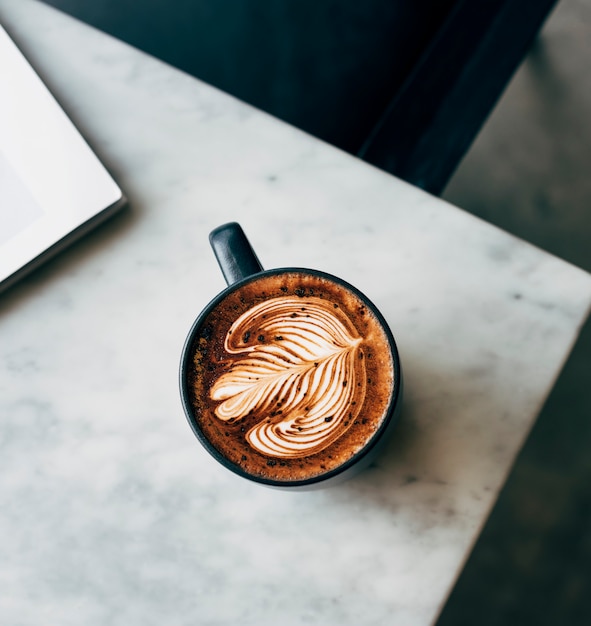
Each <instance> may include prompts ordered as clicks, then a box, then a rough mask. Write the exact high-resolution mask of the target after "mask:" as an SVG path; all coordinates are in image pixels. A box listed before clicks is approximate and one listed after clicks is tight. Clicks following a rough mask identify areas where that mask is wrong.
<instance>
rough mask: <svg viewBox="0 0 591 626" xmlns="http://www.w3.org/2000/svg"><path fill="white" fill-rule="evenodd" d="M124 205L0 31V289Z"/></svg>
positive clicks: (104, 172)
mask: <svg viewBox="0 0 591 626" xmlns="http://www.w3.org/2000/svg"><path fill="white" fill-rule="evenodd" d="M124 204H125V198H124V196H123V194H122V192H121V189H120V188H119V187H118V185H117V184H116V183H115V181H114V180H113V178H112V177H111V176H110V174H109V173H108V172H107V170H106V169H105V167H104V166H103V164H102V163H101V162H100V161H99V159H98V158H97V156H96V155H95V154H94V152H93V151H92V150H91V149H90V147H89V146H88V144H87V143H86V142H85V141H84V139H83V138H82V136H81V135H80V133H79V131H78V130H77V129H76V127H75V126H74V125H73V123H72V122H71V120H70V119H69V118H68V117H67V115H66V114H65V113H64V111H63V110H62V108H61V107H60V106H59V105H58V103H57V102H56V100H55V99H54V98H53V96H52V95H51V93H50V92H49V90H48V89H47V87H46V86H45V85H44V84H43V82H42V81H41V79H40V78H39V76H38V75H37V74H36V73H35V71H34V70H33V68H32V67H31V65H29V63H28V62H27V60H26V59H25V57H24V56H23V55H22V53H21V52H20V51H19V49H18V48H17V47H16V45H15V44H14V42H13V41H12V40H11V39H10V37H9V36H8V34H7V33H6V31H5V30H4V29H3V28H2V27H1V26H0V290H2V289H4V288H6V287H7V286H9V285H10V284H12V283H13V282H14V281H15V280H17V279H18V278H20V277H21V276H22V275H24V274H25V273H26V272H28V271H30V270H31V269H33V268H34V267H36V266H37V265H38V264H39V263H40V262H42V261H43V260H45V259H46V258H48V257H49V256H51V255H53V254H54V253H56V252H59V250H61V249H62V248H63V247H64V246H65V245H67V244H68V243H71V241H73V240H74V239H77V238H78V237H80V236H81V235H83V234H84V233H85V232H87V231H88V230H90V229H91V228H93V227H94V226H95V225H96V224H97V223H99V222H101V221H103V220H104V219H106V218H107V217H109V216H110V215H111V214H113V213H114V212H116V211H117V210H118V209H119V208H121V207H122V206H123V205H124Z"/></svg>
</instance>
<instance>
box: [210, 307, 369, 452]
mask: <svg viewBox="0 0 591 626" xmlns="http://www.w3.org/2000/svg"><path fill="white" fill-rule="evenodd" d="M361 342H362V339H361V338H360V337H358V336H356V333H355V331H354V330H353V329H352V325H351V323H350V322H349V321H348V319H347V318H346V317H345V315H344V314H343V313H341V311H340V309H339V308H337V307H335V305H333V304H332V303H330V302H326V301H325V300H323V299H322V298H318V297H313V296H311V297H305V298H301V297H292V296H285V297H278V298H273V299H271V300H267V301H265V302H262V303H260V304H258V305H256V306H254V307H252V308H251V309H250V310H248V311H246V313H244V314H243V315H242V316H241V317H239V318H238V320H236V322H235V323H234V324H233V325H232V327H231V328H230V330H229V332H228V334H227V336H226V340H225V349H226V351H227V352H228V354H230V355H232V356H235V360H234V361H232V363H231V365H230V367H229V369H228V370H227V371H225V372H224V373H223V374H222V375H221V376H220V377H219V378H218V379H217V380H216V382H215V383H214V385H213V386H212V388H211V392H210V395H211V398H212V399H213V400H214V401H219V402H220V404H219V405H218V406H217V407H216V409H215V414H216V416H217V417H218V418H219V419H221V420H224V421H227V422H235V421H237V420H240V419H243V418H245V417H246V416H248V415H255V416H256V417H257V418H259V419H260V421H259V423H258V424H256V426H254V427H253V428H251V429H250V430H249V431H248V432H247V433H246V439H247V441H248V442H249V444H250V445H251V446H252V448H254V449H255V450H257V451H258V452H261V453H262V454H265V455H267V456H272V457H279V458H297V457H303V456H309V455H311V454H314V453H316V452H319V451H320V450H323V449H324V448H326V447H327V446H328V445H330V444H331V443H332V442H333V441H334V440H335V439H337V438H338V437H340V436H341V435H342V434H343V433H344V432H345V430H347V429H348V427H349V426H350V424H351V423H352V422H353V420H354V419H355V418H356V417H357V415H358V414H359V411H360V408H361V405H362V404H363V399H364V398H365V386H366V380H365V378H366V377H365V362H364V359H363V354H362V352H361Z"/></svg>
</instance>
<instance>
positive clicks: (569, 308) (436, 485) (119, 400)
mask: <svg viewBox="0 0 591 626" xmlns="http://www.w3.org/2000/svg"><path fill="white" fill-rule="evenodd" d="M0 21H1V22H2V24H3V25H4V26H5V27H6V28H7V30H8V31H9V32H10V33H11V34H12V36H13V37H14V39H15V40H16V41H17V43H19V44H20V46H21V47H22V49H23V50H24V51H25V53H26V54H27V55H28V57H29V59H30V60H31V61H32V62H33V64H34V65H35V66H36V67H37V68H38V70H39V71H40V73H41V74H42V76H43V77H44V78H45V79H46V81H47V83H48V84H49V85H50V87H51V88H52V89H53V91H54V93H55V94H56V96H57V97H58V99H59V100H60V101H61V102H62V104H63V105H64V107H65V108H66V110H67V111H68V113H70V115H71V116H72V117H73V119H74V120H75V121H76V122H77V123H78V125H79V126H80V128H81V129H82V130H83V132H84V134H85V135H86V136H87V138H88V139H89V141H90V142H91V144H92V146H93V147H94V148H95V149H96V151H97V152H98V153H99V155H100V156H101V157H102V158H103V160H104V161H105V163H106V164H107V166H108V167H109V168H110V169H111V171H112V172H113V173H114V175H115V177H116V178H117V180H118V182H119V183H120V184H121V186H122V187H123V188H124V190H125V192H126V194H127V195H128V197H129V198H130V201H131V208H130V210H129V211H128V212H127V213H126V214H124V215H122V216H121V217H119V218H116V219H115V220H114V221H112V222H111V223H110V224H108V225H106V226H105V227H104V228H101V229H100V230H99V231H97V232H95V233H94V234H92V235H91V236H90V237H88V238H87V239H86V240H84V241H83V242H81V243H80V244H77V245H76V247H75V248H74V249H72V250H70V251H68V252H67V253H65V254H62V255H61V256H60V257H59V258H58V259H56V260H55V261H53V262H52V263H50V264H49V265H47V266H45V267H44V268H43V269H42V270H40V271H38V272H37V273H36V274H34V275H33V276H32V277H31V278H30V279H28V280H27V281H26V282H24V283H22V284H20V285H19V286H17V287H16V288H13V289H12V290H11V291H9V292H7V293H6V294H4V295H2V296H1V297H0V623H1V624H7V625H21V624H27V625H29V624H31V625H32V624H35V625H38V624H60V625H69V624H76V625H79V624H84V625H85V626H94V625H97V626H98V625H104V624H110V625H113V624H116V625H119V624H121V625H125V626H130V625H132V624H134V625H135V624H137V625H142V626H148V625H152V624H158V625H161V624H187V625H188V624H212V625H213V624H236V623H241V624H252V625H265V624H277V623H281V624H318V625H327V624H342V625H349V624H351V625H356V626H357V625H359V624H364V625H374V624H375V625H378V624H385V623H391V624H404V625H405V626H415V625H416V626H419V625H420V626H423V625H426V624H430V623H432V622H433V621H434V620H435V619H436V616H437V613H438V609H439V608H440V606H441V604H442V603H443V602H444V601H445V598H446V596H447V594H448V592H449V591H450V589H451V587H452V585H453V582H454V580H455V578H456V576H457V574H458V571H459V570H460V568H461V566H462V564H463V562H464V560H465V558H466V557H467V554H468V553H469V550H470V547H471V545H472V544H473V542H474V540H475V538H476V537H477V534H478V532H479V529H480V528H481V526H482V524H483V523H484V521H485V519H486V515H487V513H488V511H489V510H490V507H491V506H492V504H493V503H494V500H495V497H496V495H497V493H498V491H499V489H500V488H501V486H502V484H503V481H504V479H505V477H506V475H507V472H508V471H509V470H510V466H511V463H512V461H513V459H514V457H515V455H516V453H517V452H518V450H519V448H520V446H521V444H522V443H523V441H524V438H525V436H526V435H527V433H528V431H529V429H530V427H531V426H532V424H533V422H534V420H535V418H536V415H537V413H538V411H539V409H540V406H541V404H542V403H543V401H544V399H545V397H546V396H547V394H548V393H549V391H550V389H551V387H552V384H553V382H554V380H555V378H556V376H557V374H558V372H559V370H560V367H561V365H562V363H563V361H564V359H565V358H566V356H567V355H568V352H569V350H570V347H571V345H572V342H573V341H574V340H575V339H576V335H577V332H578V329H579V327H580V324H581V322H582V320H584V318H585V316H586V313H587V311H588V308H589V304H590V302H591V278H590V277H589V275H587V274H585V273H584V272H582V271H580V270H578V269H576V268H574V267H572V266H569V265H568V264H566V263H564V262H563V261H560V260H558V259H556V258H554V257H551V256H550V255H548V254H546V253H544V252H542V251H540V250H538V249H535V248H533V247H532V246H530V245H528V244H525V243H524V242H522V241H519V240H517V239H515V238H513V237H511V236H509V235H507V234H506V233H504V232H502V231H499V230H498V229H495V228H493V227H491V226H489V225H487V224H486V223H484V222H481V221H479V220H477V219H475V218H473V217H471V216H470V215H468V214H466V213H464V212H463V211H461V210H459V209H456V208H454V207H452V206H450V205H448V204H446V203H444V202H443V201H441V200H438V199H436V198H433V197H430V196H428V195H426V194H424V193H422V192H420V191H418V190H416V189H414V188H412V187H410V186H408V185H406V184H404V183H402V182H400V181H398V180H396V179H394V178H392V177H391V176H389V175H387V174H384V173H382V172H380V171H378V170H376V169H373V168H371V167H368V166H367V165H365V164H363V163H361V162H359V161H358V160H356V159H354V158H351V157H349V156H348V155H345V154H343V153H341V152H339V151H337V150H335V149H333V148H331V147H329V146H326V145H324V144H322V143H321V142H319V141H317V140H315V139H313V138H311V137H309V136H307V135H305V134H303V133H301V132H299V131H297V130H295V129H293V128H290V127H288V126H286V125H284V124H282V123H280V122H278V121H276V120H274V119H272V118H270V117H268V116H266V115H263V114H261V113H259V112H257V111H255V110H253V109H252V108H249V107H247V106H245V105H244V104H242V103H240V102H237V101H236V100H234V99H232V98H229V97H227V96H225V95H223V94H221V93H219V92H217V91H216V90H214V89H212V88H210V87H208V86H206V85H204V84H202V83H200V82H199V81H196V80H194V79H192V78H190V77H188V76H186V75H183V74H181V73H179V72H178V71H175V70H172V69H171V68H169V67H167V66H165V65H163V64H162V63H160V62H158V61H155V60H154V59H151V58H149V57H147V56H145V55H143V54H141V53H139V52H137V51H135V50H133V49H131V48H129V47H128V46H125V45H123V44H121V43H119V42H116V41H115V40H113V39H111V38H109V37H107V36H105V35H103V34H100V33H98V32H96V31H94V30H92V29H90V28H88V27H86V26H83V25H81V24H79V23H77V22H76V21H74V20H72V19H70V18H67V17H65V16H63V15H61V14H59V13H57V12H55V11H54V10H52V9H49V8H48V7H45V6H43V5H39V4H37V3H36V2H33V1H32V0H0ZM234 219H235V220H238V221H240V222H241V223H242V225H243V226H244V228H245V230H246V232H247V234H248V235H249V237H250V239H251V241H252V243H253V244H254V246H255V248H256V250H257V252H258V254H259V257H260V259H261V261H262V263H263V265H264V266H266V267H274V266H280V265H304V266H313V267H318V268H319V269H323V270H325V271H329V272H332V273H335V274H338V275H340V276H342V277H343V278H345V279H346V280H348V281H350V282H352V283H354V284H355V285H357V286H358V287H359V288H360V289H362V290H363V291H364V292H366V293H367V295H368V296H369V297H370V298H372V299H373V300H374V301H375V302H376V304H377V305H378V306H379V307H380V308H381V309H382V311H383V313H384V315H385V317H386V319H387V320H388V321H389V322H390V325H391V327H392V329H393V332H394V334H395V336H396V338H397V340H398V344H399V348H400V352H401V358H402V360H403V364H404V367H405V375H406V399H405V411H404V414H403V418H402V421H401V423H400V427H399V429H398V431H397V433H396V436H395V438H394V439H393V440H392V442H391V444H390V445H389V446H388V448H387V449H386V450H385V452H384V453H383V455H382V456H381V457H380V459H379V461H378V462H377V463H376V464H375V466H373V467H372V468H370V469H369V470H367V471H366V472H365V473H364V474H362V475H361V476H359V477H357V478H355V479H353V480H351V481H350V482H348V483H345V484H343V485H341V486H338V487H334V488H331V489H327V490H323V491H318V492H309V493H298V494H290V493H283V492H277V491H273V490H269V489H266V488H263V487H259V486H257V485H255V484H251V483H248V482H246V481H243V480H241V479H240V478H238V477H236V476H234V475H233V474H231V473H229V472H227V471H226V470H224V469H223V468H221V467H219V466H218V465H216V463H215V462H214V461H213V460H212V459H211V458H210V457H209V455H208V454H207V453H206V452H205V451H203V450H202V449H201V448H200V447H199V444H198V443H197V441H196V440H195V439H194V437H193V435H192V433H191V431H190V428H189V426H188V425H187V423H186V420H185V418H184V416H183V413H182V409H181V405H180V400H179V394H178V390H177V364H178V359H179V354H180V350H181V346H182V343H183V340H184V337H185V334H186V332H187V331H188V328H189V326H190V324H191V322H192V320H193V318H194V317H195V316H196V315H197V313H198V312H199V310H200V309H201V308H202V307H203V306H204V305H205V304H206V303H207V302H208V301H209V300H210V299H211V298H212V297H213V296H214V295H215V294H216V293H217V292H218V291H219V290H220V289H221V288H222V287H223V284H224V283H223V279H222V277H221V274H220V272H219V270H218V268H217V266H216V263H215V260H214V258H213V254H212V253H211V251H210V249H209V246H208V244H207V235H208V233H209V231H210V230H211V229H212V228H213V227H215V226H217V225H218V224H220V223H222V222H225V221H229V220H234Z"/></svg>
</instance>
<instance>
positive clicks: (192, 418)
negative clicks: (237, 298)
mask: <svg viewBox="0 0 591 626" xmlns="http://www.w3.org/2000/svg"><path fill="white" fill-rule="evenodd" d="M209 239H210V243H211V246H212V248H213V251H214V254H215V256H216V258H217V260H218V263H219V265H220V268H221V270H222V274H223V276H224V278H225V280H226V282H227V284H228V287H227V288H226V289H225V290H224V291H222V292H221V293H220V294H219V295H217V296H216V297H215V298H214V299H213V300H212V301H211V302H210V303H209V304H208V305H207V306H206V307H205V309H204V310H203V311H202V313H201V314H200V315H199V316H198V317H197V319H196V320H195V322H194V323H193V325H192V326H191V329H190V331H189V334H188V336H187V339H186V340H185V344H184V347H183V350H182V356H181V363H180V392H181V400H182V405H183V408H184V412H185V415H186V417H187V420H188V422H189V424H190V426H191V429H192V430H193V432H194V434H195V435H196V437H197V439H198V440H199V441H200V442H201V444H202V445H203V447H204V448H205V449H206V450H207V451H208V452H209V453H210V454H211V456H213V458H215V459H216V460H217V461H218V462H220V463H221V464H222V465H223V466H224V467H226V468H227V469H229V470H231V471H232V472H234V473H235V474H238V475H239V476H242V477H243V478H246V479H248V480H251V481H254V482H257V483H259V484H263V485H266V486H270V487H275V488H281V489H285V490H290V491H294V490H309V489H315V488H319V487H324V486H328V485H334V484H337V483H339V482H341V481H343V480H345V479H347V478H350V477H351V476H353V475H355V474H357V473H358V472H359V471H361V470H362V469H364V468H365V467H367V466H368V465H369V464H370V463H371V462H372V461H373V460H374V459H375V457H376V455H377V454H378V453H379V451H380V449H381V448H382V446H383V444H384V442H385V441H386V440H387V439H388V438H389V436H390V435H391V433H392V431H393V429H394V426H395V425H396V422H397V420H398V418H399V415H400V411H401V405H402V369H401V366H400V359H399V356H398V350H397V347H396V343H395V341H394V337H393V335H392V332H391V331H390V329H389V327H388V324H387V323H386V321H385V319H384V318H383V316H382V315H381V313H380V312H379V311H378V309H377V308H376V307H375V306H374V305H373V304H372V302H371V301H370V300H369V299H368V298H367V297H366V296H365V295H363V294H362V293H361V292H360V291H359V290H358V289H356V288H355V287H353V286H352V285H350V284H348V283H347V282H345V281H343V280H341V279H340V278H338V277H336V276H332V275H330V274H327V273H325V272H320V271H317V270H313V269H304V268H281V269H272V270H266V271H265V270H263V268H262V266H261V264H260V262H259V260H258V258H257V256H256V254H255V252H254V250H253V249H252V247H251V245H250V243H249V241H248V239H247V238H246V236H245V234H244V232H243V230H242V228H241V227H240V225H239V224H237V223H235V222H232V223H229V224H224V225H222V226H220V227H218V228H216V229H215V230H213V231H212V232H211V234H210V236H209ZM298 273H301V274H305V275H307V276H316V277H321V278H324V279H326V280H328V281H330V282H332V283H333V284H335V285H338V286H341V287H342V288H344V289H345V290H348V291H349V292H351V293H353V294H355V295H356V296H357V298H358V299H359V300H360V301H361V302H362V303H363V304H364V305H365V306H366V307H367V308H368V309H369V310H370V311H371V312H372V313H373V316H374V317H375V319H376V320H377V321H378V322H379V324H380V325H381V328H382V330H383V334H384V336H385V337H386V342H387V348H388V350H389V353H390V356H391V362H392V364H393V381H392V384H391V389H390V390H389V396H388V401H387V408H386V410H385V413H384V414H383V415H384V417H383V419H381V421H380V423H379V426H378V427H377V428H376V429H375V431H374V432H373V433H372V434H371V436H369V437H368V439H367V441H366V442H365V444H364V445H363V447H361V448H360V449H358V450H357V451H356V452H355V453H354V454H353V455H352V456H350V457H349V458H347V459H346V460H345V461H344V462H342V463H341V464H340V465H338V466H337V467H333V468H331V469H329V470H327V471H326V472H322V473H319V474H316V475H313V476H309V477H307V478H303V479H295V480H279V479H275V478H269V477H264V476H260V475H258V474H253V473H249V472H248V471H246V470H245V469H244V468H243V467H242V466H241V464H240V463H237V462H233V461H231V460H230V459H229V458H227V457H226V456H225V455H224V454H223V453H222V452H220V450H219V449H218V448H216V447H215V446H214V445H213V444H212V442H211V441H210V440H209V439H208V437H207V436H206V435H205V433H204V432H203V430H202V428H201V427H200V425H199V420H198V419H197V417H196V415H195V410H194V403H193V401H192V393H193V392H192V389H191V382H190V380H191V370H192V368H193V367H194V365H193V358H194V354H195V345H196V342H197V341H198V339H199V337H200V336H201V335H202V332H203V326H204V322H205V320H207V319H208V317H209V316H210V314H211V312H212V311H214V309H216V307H218V306H219V305H220V304H221V303H222V302H223V301H224V300H225V299H226V298H227V297H228V296H229V295H230V294H232V293H233V292H235V291H237V290H239V289H240V288H241V287H243V286H245V285H248V283H250V282H253V281H257V280H260V279H261V278H262V277H265V276H277V275H280V274H290V275H293V274H298Z"/></svg>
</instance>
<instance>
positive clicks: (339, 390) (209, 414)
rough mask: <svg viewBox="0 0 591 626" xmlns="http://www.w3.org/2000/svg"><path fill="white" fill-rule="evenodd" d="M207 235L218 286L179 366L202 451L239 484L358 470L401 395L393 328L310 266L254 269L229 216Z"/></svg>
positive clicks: (287, 483) (276, 483) (289, 485)
mask: <svg viewBox="0 0 591 626" xmlns="http://www.w3.org/2000/svg"><path fill="white" fill-rule="evenodd" d="M210 243H211V246H212V248H213V251H214V253H215V256H216V258H217V260H218V263H219V265H220V268H221V270H222V273H223V275H224V278H225V279H226V282H227V284H228V286H227V288H226V289H225V290H224V291H222V292H221V293H220V294H219V295H217V296H216V297H215V298H214V299H213V300H212V301H211V302H210V303H209V304H208V305H207V306H206V307H205V309H204V310H203V311H202V313H201V314H200V315H199V316H198V317H197V319H196V320H195V322H194V323H193V325H192V327H191V329H190V331H189V333H188V336H187V339H186V341H185V344H184V347H183V350H182V356H181V364H180V391H181V399H182V404H183V408H184V412H185V415H186V417H187V419H188V421H189V424H190V426H191V428H192V430H193V432H194V434H195V435H196V436H197V438H198V439H199V441H200V442H201V443H202V444H203V446H204V447H205V449H206V450H207V451H208V452H209V453H210V454H211V455H212V456H213V457H214V458H215V459H216V460H217V461H219V462H220V463H221V464H222V465H224V466H225V467H226V468H228V469H229V470H231V471H233V472H234V473H236V474H238V475H239V476H242V477H244V478H247V479H249V480H251V481H254V482H257V483H260V484H263V485H268V486H271V487H278V488H284V489H288V490H302V489H311V488H317V487H322V486H326V485H329V484H330V485H332V484H335V483H337V482H340V481H342V480H344V479H346V478H348V477H350V476H352V475H354V474H356V473H357V472H359V471H360V470H362V469H363V468H364V467H366V466H367V465H368V464H369V463H370V462H371V461H372V460H373V459H374V458H375V456H376V454H377V453H378V451H379V448H380V447H381V445H382V444H383V443H384V441H385V440H386V439H387V438H388V437H389V435H390V433H391V432H392V430H393V428H394V426H395V424H396V422H397V419H398V417H399V413H400V410H401V404H402V370H401V366H400V359H399V356H398V350H397V347H396V343H395V341H394V337H393V335H392V333H391V331H390V329H389V327H388V324H387V323H386V321H385V319H384V318H383V316H382V315H381V313H380V312H379V311H378V309H377V308H376V307H375V306H374V305H373V304H372V303H371V301H370V300H369V299H368V298H367V297H366V296H365V295H363V294H362V293H361V292H360V291H359V290H358V289H356V288H355V287H353V286H352V285H350V284H349V283H347V282H346V281H344V280H342V279H340V278H338V277H336V276H333V275H331V274H327V273H325V272H321V271H318V270H314V269H306V268H290V267H288V268H280V269H271V270H263V268H262V266H261V264H260V262H259V260H258V258H257V256H256V254H255V252H254V250H253V249H252V247H251V245H250V243H249V241H248V239H247V238H246V235H245V234H244V232H243V230H242V228H241V227H240V225H239V224H237V223H235V222H232V223H229V224H224V225H223V226H220V227H218V228H216V229H215V230H213V231H212V232H211V234H210Z"/></svg>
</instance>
